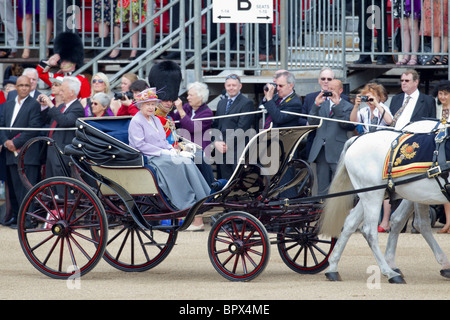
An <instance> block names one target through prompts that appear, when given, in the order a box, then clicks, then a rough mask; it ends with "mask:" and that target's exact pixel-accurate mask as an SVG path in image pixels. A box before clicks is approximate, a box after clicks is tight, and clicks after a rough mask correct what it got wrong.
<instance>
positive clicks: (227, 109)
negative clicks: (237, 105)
mask: <svg viewBox="0 0 450 320" xmlns="http://www.w3.org/2000/svg"><path fill="white" fill-rule="evenodd" d="M232 104H233V100H232V99H228V102H227V107H226V108H225V113H228V111H229V110H230V107H231V105H232Z"/></svg>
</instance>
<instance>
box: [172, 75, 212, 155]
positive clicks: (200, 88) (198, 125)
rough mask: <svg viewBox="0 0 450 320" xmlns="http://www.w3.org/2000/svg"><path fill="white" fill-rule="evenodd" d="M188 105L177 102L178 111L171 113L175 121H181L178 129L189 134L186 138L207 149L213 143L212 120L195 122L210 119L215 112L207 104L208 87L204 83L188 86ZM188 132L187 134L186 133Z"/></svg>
mask: <svg viewBox="0 0 450 320" xmlns="http://www.w3.org/2000/svg"><path fill="white" fill-rule="evenodd" d="M187 89H188V95H187V100H188V103H185V104H184V105H183V104H182V102H181V100H180V99H179V100H177V101H175V107H176V110H174V111H173V112H171V113H170V115H171V116H172V119H173V120H174V121H179V122H180V123H179V124H178V125H177V128H182V129H185V133H189V134H188V135H187V136H184V135H183V134H182V136H184V138H186V139H188V140H190V141H193V142H195V143H196V144H198V145H200V146H201V147H202V148H203V149H205V148H206V147H207V146H208V145H209V144H210V143H211V142H210V141H211V138H210V137H209V129H211V124H212V119H209V120H203V121H195V120H194V119H201V118H210V117H212V116H213V112H212V111H211V109H210V108H209V107H208V105H207V104H206V102H207V101H208V97H209V90H208V86H207V85H206V84H204V83H200V82H194V83H191V84H189V85H188V87H187ZM186 131H187V132H186Z"/></svg>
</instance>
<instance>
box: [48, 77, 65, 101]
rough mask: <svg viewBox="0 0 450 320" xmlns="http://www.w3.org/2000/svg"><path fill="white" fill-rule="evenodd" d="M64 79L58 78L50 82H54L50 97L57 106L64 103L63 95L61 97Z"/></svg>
mask: <svg viewBox="0 0 450 320" xmlns="http://www.w3.org/2000/svg"><path fill="white" fill-rule="evenodd" d="M63 80H64V78H63V77H57V78H51V79H50V81H51V82H52V87H51V92H52V94H51V95H50V99H51V102H52V103H53V105H55V106H59V105H60V104H61V103H63V99H62V95H61V85H62V82H63Z"/></svg>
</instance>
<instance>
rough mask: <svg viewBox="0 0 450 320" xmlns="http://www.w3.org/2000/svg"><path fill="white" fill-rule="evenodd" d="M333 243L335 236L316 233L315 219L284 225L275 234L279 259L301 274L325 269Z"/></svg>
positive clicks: (334, 242)
mask: <svg viewBox="0 0 450 320" xmlns="http://www.w3.org/2000/svg"><path fill="white" fill-rule="evenodd" d="M335 244H336V239H335V238H327V237H324V236H322V235H319V234H318V229H317V221H308V222H305V223H303V225H296V226H285V227H283V229H282V230H281V232H279V233H278V236H277V246H278V252H279V253H280V256H281V259H282V260H283V261H284V263H285V264H286V265H287V266H288V267H289V268H291V269H292V270H294V271H295V272H298V273H302V274H315V273H319V272H321V271H323V270H324V269H326V268H327V267H328V258H329V256H330V254H331V252H332V251H333V248H334V245H335Z"/></svg>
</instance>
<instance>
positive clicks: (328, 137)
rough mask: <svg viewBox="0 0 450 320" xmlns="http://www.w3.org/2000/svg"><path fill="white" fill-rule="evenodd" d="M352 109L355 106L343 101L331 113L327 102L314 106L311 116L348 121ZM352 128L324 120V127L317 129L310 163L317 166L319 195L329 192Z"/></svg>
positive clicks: (314, 120) (314, 123) (313, 119)
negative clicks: (348, 133) (348, 132)
mask: <svg viewBox="0 0 450 320" xmlns="http://www.w3.org/2000/svg"><path fill="white" fill-rule="evenodd" d="M352 109H353V105H352V104H351V103H350V102H348V101H346V100H344V99H341V100H340V101H339V104H337V105H334V107H333V109H332V112H331V113H330V101H329V100H325V101H324V102H323V103H322V104H320V105H319V106H317V105H316V104H314V105H313V107H312V108H311V111H310V113H309V114H310V115H312V116H319V117H322V118H332V119H336V120H345V121H348V120H349V119H350V113H351V112H352ZM308 122H309V123H310V124H312V125H317V124H319V123H320V119H318V118H308ZM351 128H354V126H353V125H351V124H347V123H340V122H336V121H327V120H324V121H323V122H322V125H321V126H320V127H319V128H317V130H316V136H315V137H314V141H313V143H312V146H311V151H310V153H309V157H308V161H309V162H315V163H316V165H317V182H318V183H317V185H318V194H326V193H327V192H328V186H329V184H330V182H331V178H332V176H333V175H334V173H335V170H336V165H337V163H338V161H339V158H340V155H341V152H342V149H343V147H344V144H345V142H346V141H347V139H348V137H347V131H348V130H350V129H351Z"/></svg>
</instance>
